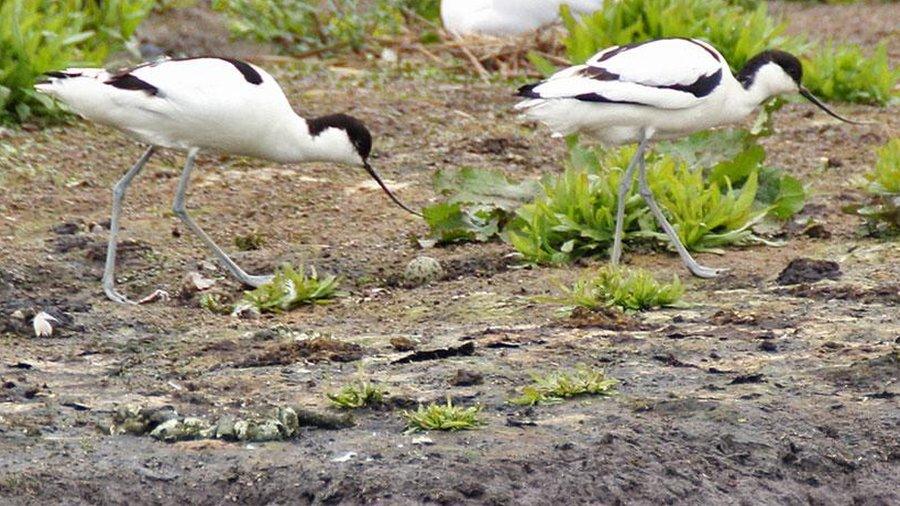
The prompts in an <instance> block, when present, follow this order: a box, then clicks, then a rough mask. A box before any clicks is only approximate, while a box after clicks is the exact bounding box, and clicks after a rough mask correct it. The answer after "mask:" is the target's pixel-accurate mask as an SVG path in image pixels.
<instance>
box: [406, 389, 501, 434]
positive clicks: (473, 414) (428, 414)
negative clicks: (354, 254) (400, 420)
mask: <svg viewBox="0 0 900 506" xmlns="http://www.w3.org/2000/svg"><path fill="white" fill-rule="evenodd" d="M479 413H481V407H480V406H471V407H468V408H462V407H459V406H454V405H453V402H452V401H451V400H450V398H449V397H448V398H447V404H429V405H428V406H422V405H420V406H419V409H417V410H416V411H404V412H403V417H404V418H406V432H407V433H413V432H418V431H428V430H447V431H458V430H472V429H477V428H478V427H481V426H482V425H484V421H483V420H481V419H480V418H479V417H478V414H479Z"/></svg>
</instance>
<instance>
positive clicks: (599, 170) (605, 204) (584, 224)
mask: <svg viewBox="0 0 900 506" xmlns="http://www.w3.org/2000/svg"><path fill="white" fill-rule="evenodd" d="M628 153H629V151H628V150H627V148H625V149H624V150H621V151H613V152H610V153H604V152H601V151H598V150H588V149H584V148H580V147H577V146H573V147H572V148H571V150H570V153H569V160H568V162H567V164H566V169H565V172H563V174H562V175H560V176H558V177H556V178H553V177H549V178H547V179H545V180H544V182H543V185H542V186H543V195H541V196H539V197H538V198H537V199H535V200H534V202H532V203H530V204H527V205H525V206H522V207H521V208H519V209H518V211H516V215H517V219H516V220H514V221H513V222H512V223H511V224H510V227H509V228H508V229H507V234H506V236H507V239H508V240H509V242H510V243H511V244H512V245H513V246H514V247H515V248H516V249H517V250H518V251H519V253H521V254H522V255H523V256H524V258H525V260H527V261H529V262H533V263H539V264H560V263H565V262H570V261H572V260H574V259H575V258H579V257H583V256H589V255H595V254H598V253H603V252H605V251H606V248H608V247H609V245H611V244H612V241H613V235H614V233H615V227H616V199H617V193H618V186H619V180H620V178H621V177H622V174H623V173H624V171H625V167H626V165H627V164H628V159H627V158H628ZM630 153H632V154H633V153H634V151H633V150H632V151H630ZM646 212H647V210H646V208H645V207H644V205H643V201H642V200H641V198H640V196H639V195H637V193H636V192H635V191H632V193H631V194H630V195H629V196H628V198H627V201H626V204H625V231H626V235H627V234H629V233H631V232H633V231H634V230H636V229H637V221H638V219H639V218H640V217H641V216H642V215H643V214H645V213H646Z"/></svg>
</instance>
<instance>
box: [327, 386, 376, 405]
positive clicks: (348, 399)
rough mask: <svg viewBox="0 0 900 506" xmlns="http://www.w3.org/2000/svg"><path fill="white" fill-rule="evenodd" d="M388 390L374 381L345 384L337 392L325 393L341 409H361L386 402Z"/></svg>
mask: <svg viewBox="0 0 900 506" xmlns="http://www.w3.org/2000/svg"><path fill="white" fill-rule="evenodd" d="M386 394H387V392H386V391H385V390H384V389H383V388H381V387H379V386H377V385H374V384H372V383H367V382H358V383H353V384H350V385H345V386H344V387H343V388H341V390H340V391H339V392H337V393H329V394H325V395H326V396H327V397H328V400H330V401H331V403H332V404H333V405H334V406H336V407H338V408H341V409H359V408H365V407H368V406H375V405H378V404H381V403H383V402H384V396H385V395H386Z"/></svg>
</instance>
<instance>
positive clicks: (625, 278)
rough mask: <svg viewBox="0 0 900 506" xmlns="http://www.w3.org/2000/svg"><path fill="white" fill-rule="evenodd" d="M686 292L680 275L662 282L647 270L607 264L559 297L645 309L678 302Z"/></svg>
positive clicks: (576, 303)
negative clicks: (668, 281)
mask: <svg viewBox="0 0 900 506" xmlns="http://www.w3.org/2000/svg"><path fill="white" fill-rule="evenodd" d="M683 295H684V285H682V284H681V280H680V279H678V276H677V275H673V276H672V282H671V283H660V282H658V281H656V279H654V278H653V275H652V274H650V272H649V271H647V270H644V269H627V268H625V267H618V266H612V265H606V266H603V267H601V268H600V269H598V270H597V271H595V272H593V273H591V274H590V275H589V276H587V277H583V278H581V279H579V280H578V281H576V282H575V284H574V285H573V286H572V287H571V288H566V287H563V295H562V297H560V298H558V299H556V300H557V301H559V302H562V303H564V304H566V305H567V306H571V307H584V308H587V309H599V308H602V307H608V306H616V307H619V308H622V309H625V310H631V311H643V310H646V309H653V308H657V307H667V306H673V305H676V304H677V303H678V302H679V301H680V300H681V297H682V296H683Z"/></svg>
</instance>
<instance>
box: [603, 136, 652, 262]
mask: <svg viewBox="0 0 900 506" xmlns="http://www.w3.org/2000/svg"><path fill="white" fill-rule="evenodd" d="M649 143H650V139H648V138H647V137H646V136H645V135H644V132H643V131H641V142H640V143H638V148H637V151H636V152H635V153H634V157H633V158H632V159H631V162H630V163H629V164H628V168H627V169H625V173H624V174H622V180H621V181H619V199H618V200H617V201H616V206H617V208H616V236H615V238H614V239H613V249H612V255H611V256H610V261H611V262H612V264H613V265H618V264H619V260H620V259H621V258H622V237H623V235H624V233H625V231H624V230H623V229H624V228H625V200H626V199H627V198H628V190H629V189H630V188H631V181H632V179H634V170H635V169H636V168H637V166H638V163H639V162H638V161H639V160H643V158H644V152H645V151H646V149H647V145H648V144H649Z"/></svg>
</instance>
